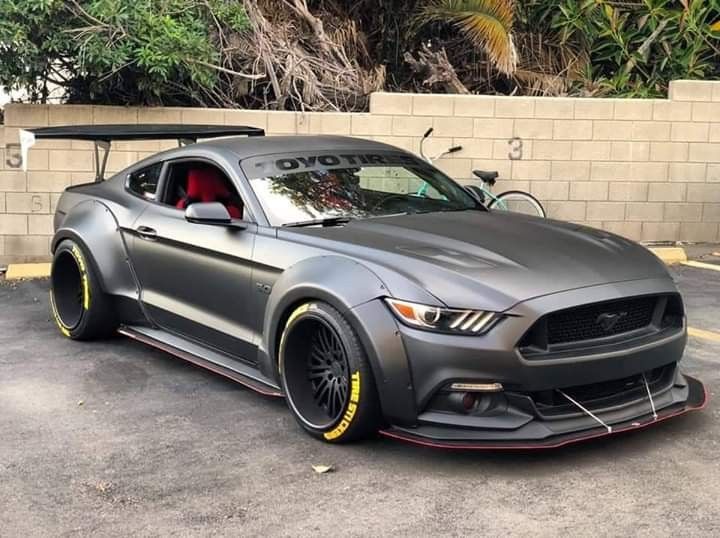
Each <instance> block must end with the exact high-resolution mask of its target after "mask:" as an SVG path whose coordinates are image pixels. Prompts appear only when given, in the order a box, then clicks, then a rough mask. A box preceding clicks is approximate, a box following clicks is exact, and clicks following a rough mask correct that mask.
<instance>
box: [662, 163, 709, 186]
mask: <svg viewBox="0 0 720 538" xmlns="http://www.w3.org/2000/svg"><path fill="white" fill-rule="evenodd" d="M706 172H707V165H706V164H705V163H670V167H669V172H668V179H669V180H670V181H684V182H694V181H705V178H706Z"/></svg>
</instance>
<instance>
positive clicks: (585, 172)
mask: <svg viewBox="0 0 720 538" xmlns="http://www.w3.org/2000/svg"><path fill="white" fill-rule="evenodd" d="M550 173H551V178H552V179H553V181H554V180H569V181H584V180H587V179H590V163H589V162H580V161H575V162H573V161H553V162H552V164H551V167H550Z"/></svg>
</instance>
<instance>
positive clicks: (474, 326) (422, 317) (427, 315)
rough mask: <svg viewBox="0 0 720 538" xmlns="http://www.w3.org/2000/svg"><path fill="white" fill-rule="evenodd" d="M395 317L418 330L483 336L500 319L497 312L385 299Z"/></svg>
mask: <svg viewBox="0 0 720 538" xmlns="http://www.w3.org/2000/svg"><path fill="white" fill-rule="evenodd" d="M385 302H386V303H387V304H388V306H389V307H390V310H391V311H392V313H393V314H395V316H396V317H397V318H398V319H399V320H400V321H402V322H403V323H405V324H407V325H410V326H412V327H417V328H419V329H428V330H433V331H439V332H447V333H457V334H470V335H472V334H483V333H485V332H487V331H488V330H490V328H491V327H492V326H493V325H494V324H495V323H496V322H497V321H498V320H499V319H500V317H501V315H500V314H498V313H497V312H488V311H486V310H459V309H453V308H440V307H437V306H428V305H423V304H417V303H410V302H408V301H399V300H397V299H390V298H389V297H387V298H385Z"/></svg>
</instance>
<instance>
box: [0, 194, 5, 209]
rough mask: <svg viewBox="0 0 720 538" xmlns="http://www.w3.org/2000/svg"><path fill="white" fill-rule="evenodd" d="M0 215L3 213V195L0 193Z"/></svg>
mask: <svg viewBox="0 0 720 538" xmlns="http://www.w3.org/2000/svg"><path fill="white" fill-rule="evenodd" d="M0 213H5V193H4V192H0Z"/></svg>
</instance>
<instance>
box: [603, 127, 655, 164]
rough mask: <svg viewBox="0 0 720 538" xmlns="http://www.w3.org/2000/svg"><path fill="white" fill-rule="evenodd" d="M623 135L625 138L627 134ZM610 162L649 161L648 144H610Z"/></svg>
mask: <svg viewBox="0 0 720 538" xmlns="http://www.w3.org/2000/svg"><path fill="white" fill-rule="evenodd" d="M625 134H626V136H627V133H625ZM610 160H612V161H648V160H650V142H612V143H611V145H610Z"/></svg>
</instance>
